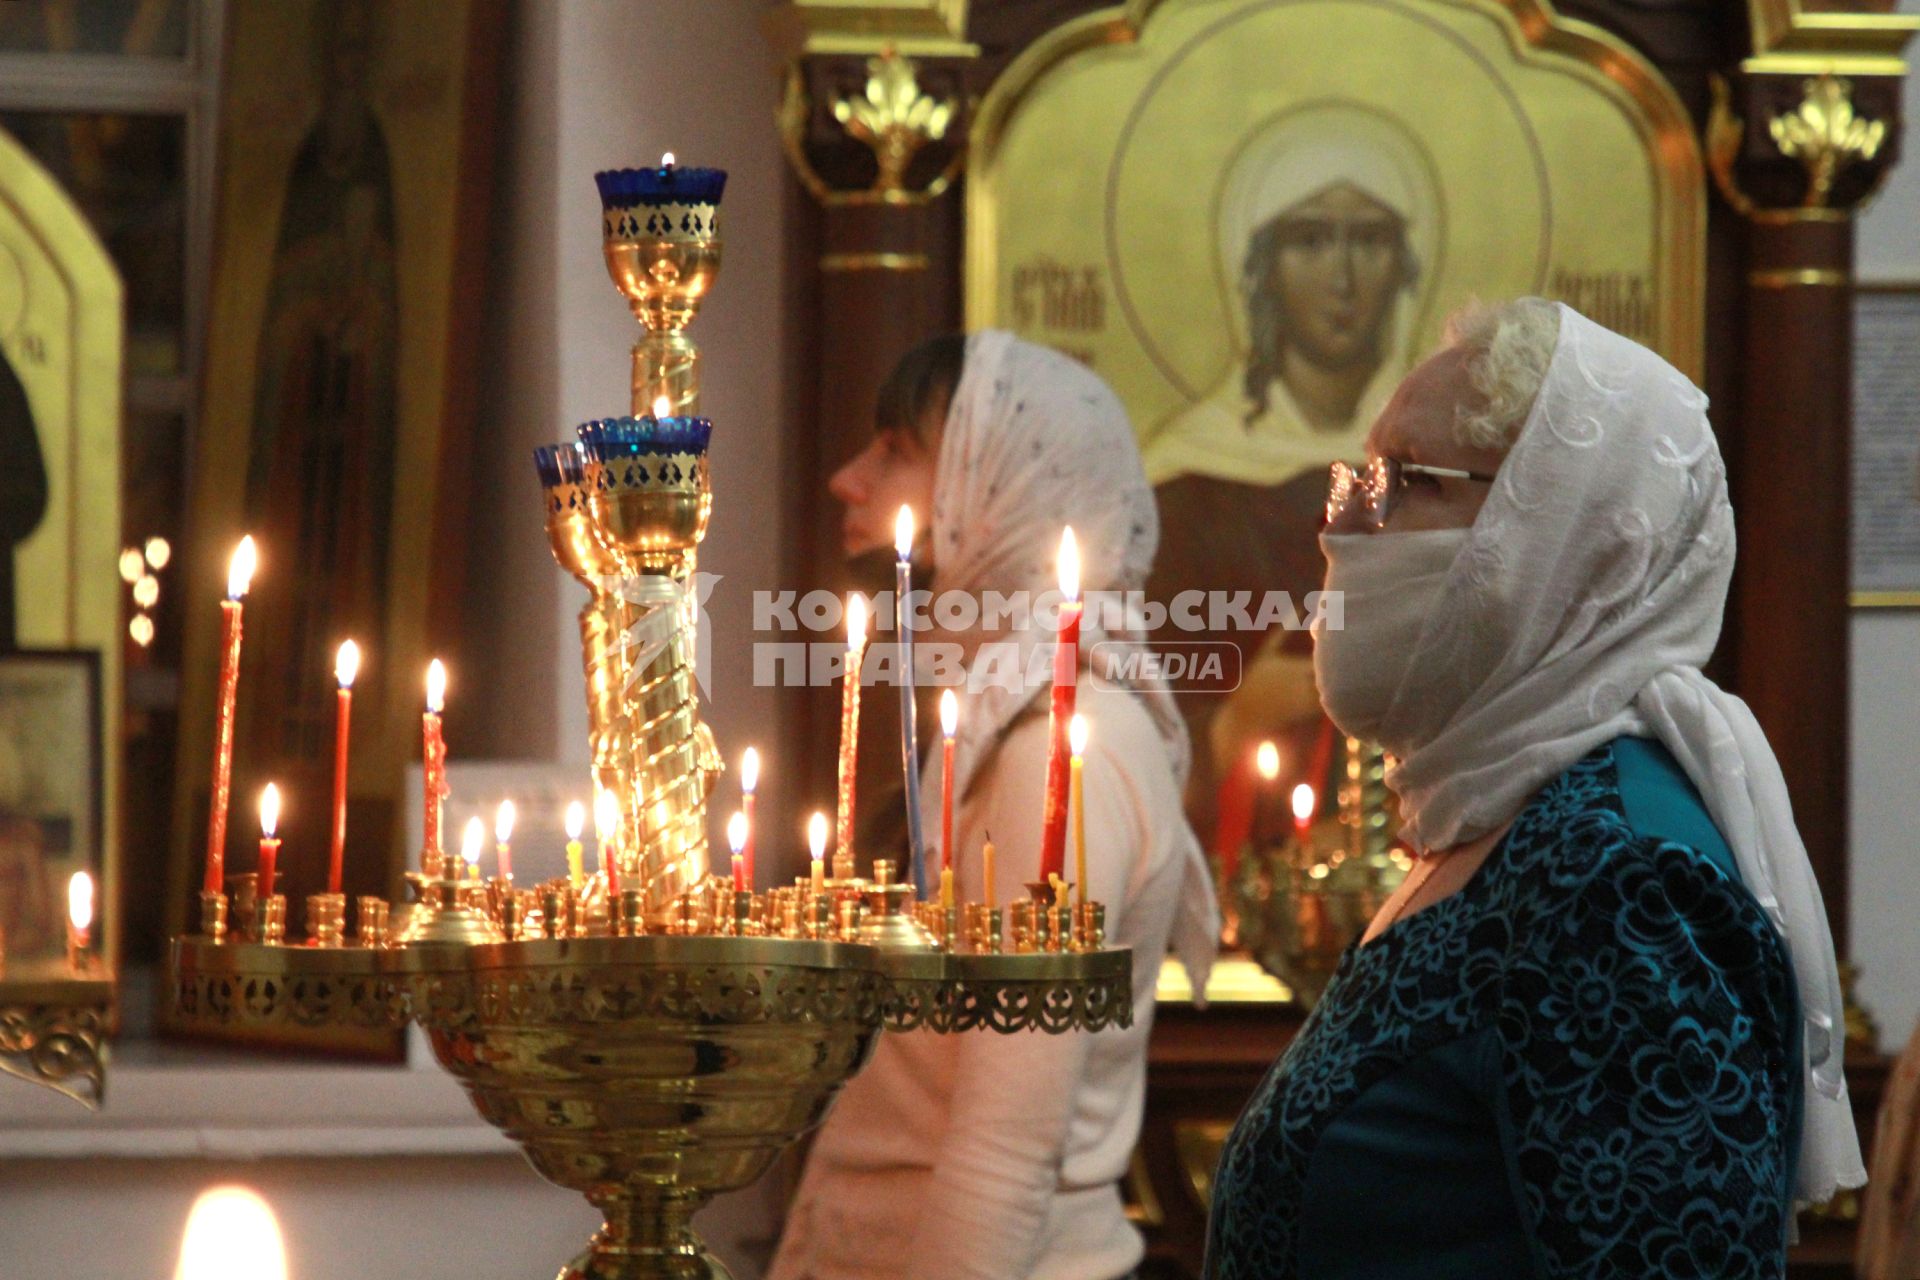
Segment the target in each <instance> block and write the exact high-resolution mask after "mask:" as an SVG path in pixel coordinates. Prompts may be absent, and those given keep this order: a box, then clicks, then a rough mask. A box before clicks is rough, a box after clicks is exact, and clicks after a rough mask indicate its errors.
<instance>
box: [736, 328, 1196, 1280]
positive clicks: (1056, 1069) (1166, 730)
mask: <svg viewBox="0 0 1920 1280" xmlns="http://www.w3.org/2000/svg"><path fill="white" fill-rule="evenodd" d="M877 420H878V426H879V431H878V433H877V434H876V436H875V438H874V440H873V443H872V444H871V445H869V446H868V448H867V449H866V450H865V451H864V452H863V453H861V454H860V455H859V456H858V457H856V458H855V459H854V460H853V461H852V462H850V463H848V464H847V466H846V467H844V468H842V469H841V471H840V472H839V473H838V474H837V475H836V476H834V478H833V481H832V490H833V493H834V496H835V497H837V498H839V499H840V500H841V501H842V502H843V503H845V504H846V508H847V513H846V521H845V525H844V530H843V532H844V539H845V543H846V549H847V551H848V553H849V554H853V555H858V554H862V553H864V552H867V551H870V550H873V549H876V548H879V547H883V546H889V545H891V540H892V530H893V522H894V515H895V513H896V512H897V511H898V510H899V507H900V505H901V504H902V503H907V504H910V505H912V506H913V507H914V508H915V509H916V510H920V511H925V510H928V509H931V510H932V512H933V520H932V528H931V530H930V538H929V542H928V545H927V546H926V547H924V548H922V550H921V551H920V553H919V555H920V559H921V562H922V563H926V562H927V561H928V560H931V563H932V568H933V578H932V582H931V587H932V592H933V596H934V599H935V600H937V601H942V602H943V604H944V603H945V602H946V600H947V598H948V593H954V595H955V597H958V596H960V595H965V596H971V597H974V598H975V599H976V600H978V598H979V597H980V596H981V595H982V594H983V593H986V592H990V591H991V592H998V593H1002V594H1004V595H1006V596H1009V597H1012V596H1016V595H1017V594H1018V593H1022V592H1024V593H1027V594H1028V595H1029V596H1030V597H1031V598H1032V599H1033V600H1035V601H1036V602H1037V608H1036V611H1043V610H1044V608H1045V600H1046V599H1049V598H1050V597H1049V596H1048V595H1047V593H1049V592H1052V591H1055V590H1057V585H1056V566H1055V563H1054V562H1055V557H1056V554H1057V549H1058V547H1059V543H1060V530H1061V527H1062V526H1063V525H1071V526H1072V527H1073V529H1074V532H1075V535H1076V536H1077V538H1078V541H1079V546H1080V552H1081V558H1082V564H1083V575H1082V581H1083V583H1084V585H1085V587H1086V589H1087V591H1088V592H1090V593H1091V592H1119V591H1127V590H1137V589H1138V588H1139V587H1140V586H1141V584H1142V583H1143V582H1144V581H1145V579H1146V573H1147V568H1148V565H1149V564H1150V563H1151V561H1152V558H1153V550H1154V545H1155V542H1156V541H1157V539H1158V534H1159V526H1158V520H1157V519H1156V517H1155V513H1154V507H1153V494H1152V491H1151V490H1150V489H1149V488H1148V487H1147V482H1146V477H1145V474H1144V473H1143V472H1142V470H1141V466H1140V455H1139V453H1138V451H1137V450H1136V448H1135V446H1134V441H1133V432H1132V429H1131V427H1130V426H1129V425H1128V422H1127V417H1126V413H1125V411H1124V410H1123V409H1122V408H1121V407H1120V403H1119V401H1118V400H1117V399H1116V398H1115V397H1114V395H1113V393H1112V391H1110V390H1109V389H1108V388H1107V386H1106V384H1105V383H1103V382H1101V381H1100V379H1099V378H1098V377H1096V376H1095V375H1094V374H1093V373H1092V372H1091V371H1089V370H1088V369H1087V368H1086V367H1085V366H1083V365H1080V364H1078V363H1077V362H1075V361H1072V360H1069V359H1067V358H1066V357H1064V356H1061V355H1057V354H1055V353H1054V352H1051V351H1048V350H1045V349H1044V348H1041V347H1036V346H1033V345H1030V344H1028V343H1024V342H1021V341H1019V340H1017V339H1015V338H1014V337H1012V336H1011V335H1010V334H1005V333H997V332H990V333H982V334H978V335H976V336H974V337H971V338H959V337H954V338H944V339H936V340H935V341H934V342H933V343H930V344H928V345H926V346H924V347H922V348H919V349H918V350H916V351H914V352H912V353H910V354H909V355H908V357H907V358H906V359H905V360H904V361H903V362H902V364H901V366H900V368H899V369H898V370H897V371H896V372H895V374H894V376H893V377H892V379H891V380H890V382H889V384H888V385H887V387H886V388H884V389H883V391H882V393H881V397H880V404H879V412H878V414H877ZM933 613H934V616H936V617H938V618H940V619H941V620H942V621H943V622H946V623H952V622H954V621H955V620H956V619H958V618H963V617H964V616H965V615H964V614H953V613H948V612H945V611H944V610H934V611H933ZM1103 628H1104V629H1103ZM1139 643H1140V638H1139V635H1138V630H1137V627H1135V626H1134V625H1133V621H1132V619H1130V618H1127V617H1124V616H1122V617H1113V616H1105V615H1103V614H1101V612H1100V611H1099V610H1096V609H1095V608H1092V607H1089V609H1088V611H1087V614H1086V618H1085V621H1084V623H1083V631H1082V635H1081V645H1080V653H1081V659H1082V663H1083V666H1082V668H1081V672H1080V686H1079V694H1078V699H1079V708H1080V711H1081V713H1082V714H1084V715H1085V716H1086V717H1087V719H1088V721H1089V723H1090V727H1091V742H1092V746H1091V749H1090V750H1089V752H1088V755H1087V761H1086V767H1085V774H1084V784H1083V785H1084V788H1085V801H1086V823H1087V831H1086V844H1087V860H1088V878H1089V880H1091V881H1092V884H1091V885H1090V886H1089V888H1090V896H1092V897H1093V898H1095V899H1098V900H1100V901H1103V902H1105V903H1106V904H1107V932H1108V938H1109V940H1110V941H1111V942H1112V943H1113V944H1114V945H1116V946H1124V947H1131V948H1133V954H1134V958H1135V959H1134V971H1133V987H1134V992H1133V994H1134V1025H1133V1026H1132V1027H1131V1028H1128V1029H1125V1030H1120V1029H1111V1030H1107V1031H1102V1032H1100V1033H1098V1034H1091V1035H1089V1034H1076V1035H1065V1036H1049V1035H1031V1036H1011V1037H1004V1036H991V1035H958V1036H939V1035H933V1034H931V1033H914V1034H909V1035H889V1036H886V1037H884V1038H883V1039H882V1040H881V1042H880V1045H879V1047H878V1049H877V1050H876V1051H875V1053H874V1057H873V1061H872V1063H871V1064H870V1065H869V1066H868V1067H867V1069H866V1070H865V1071H863V1072H862V1073H861V1074H860V1075H859V1076H857V1077H856V1078H855V1079H854V1081H853V1082H852V1083H851V1084H850V1085H849V1086H848V1087H847V1089H846V1091H845V1093H843V1094H842V1095H841V1097H840V1099H839V1101H838V1102H837V1103H836V1104H835V1106H834V1109H833V1112H832V1114H831V1115H830V1116H829V1117H828V1119H827V1123H826V1125H825V1126H824V1127H823V1128H822V1130H821V1132H820V1135H819V1137H818V1139H817V1140H816V1141H815V1143H814V1147H813V1151H812V1154H811V1155H810V1157H809V1159H808V1163H807V1170H806V1174H805V1176H804V1178H803V1180H802V1183H801V1187H800V1191H799V1193H798V1195H797V1196H796V1197H795V1200H794V1204H793V1208H792V1210H791V1212H790V1213H789V1215H788V1219H787V1226H786V1232H785V1235H784V1237H783V1238H782V1240H781V1243H780V1249H779V1253H778V1256H777V1257H776V1258H775V1260H774V1265H773V1269H772V1272H771V1275H772V1276H773V1277H775V1280H803V1278H807V1277H810V1278H812V1280H864V1278H865V1277H873V1278H874V1280H881V1278H882V1277H884V1278H885V1280H897V1278H898V1277H901V1276H912V1277H914V1280H950V1278H951V1280H960V1278H962V1277H965V1278H967V1280H1025V1278H1026V1277H1044V1278H1046V1280H1115V1278H1116V1277H1120V1276H1124V1275H1127V1274H1128V1273H1129V1272H1131V1270H1132V1269H1133V1267H1134V1266H1135V1265H1136V1264H1137V1263H1138V1262H1139V1260H1140V1258H1141V1256H1142V1254H1143V1252H1144V1250H1143V1247H1142V1244H1141V1241H1140V1237H1139V1234H1138V1233H1137V1232H1136V1231H1134V1229H1133V1227H1132V1226H1131V1225H1129V1224H1128V1222H1127V1220H1126V1216H1125V1214H1124V1212H1123V1210H1122V1202H1121V1198H1120V1191H1119V1179H1120V1177H1121V1176H1122V1175H1123V1174H1124V1173H1125V1171H1126V1168H1127V1163H1128V1160H1129V1158H1130V1156H1131V1154H1132V1151H1133V1146H1134V1142H1135V1140H1136V1138H1137V1137H1138V1135H1139V1130H1140V1116H1141V1107H1142V1103H1143V1099H1144V1092H1145V1081H1146V1049H1147V1034H1148V1032H1149V1030H1150V1029H1151V1024H1152V1011H1153V987H1154V980H1155V976H1156V974H1157V971H1158V969H1159V959H1160V957H1161V956H1163V955H1164V954H1166V951H1167V946H1168V943H1169V940H1171V941H1173V942H1174V944H1175V945H1176V946H1177V947H1178V948H1179V950H1180V953H1181V956H1182V959H1183V960H1185V961H1186V962H1187V964H1188V965H1189V968H1190V969H1193V970H1194V971H1195V972H1197V973H1199V974H1204V972H1205V970H1206V967H1207V965H1208V964H1209V963H1210V962H1211V960H1212V956H1213V945H1214V938H1215V937H1216V936H1217V933H1218V929H1219V921H1218V917H1217V914H1216V913H1215V910H1214V904H1213V897H1212V889H1211V885H1210V881H1209V878H1208V875H1207V871H1206V867H1205V865H1204V862H1203V861H1202V858H1201V855H1200V850H1199V845H1198V843H1197V842H1196V841H1195V839H1194V836H1193V833H1192V831H1190V830H1189V829H1188V827H1187V823H1186V819H1185V817H1184V816H1183V815H1182V812H1181V806H1180V794H1181V786H1182V784H1183V782H1184V780H1185V770H1186V760H1187V742H1186V734H1185V730H1184V729H1183V728H1182V726H1181V722H1180V718H1179V715H1178V713H1177V712H1176V711H1175V710H1174V709H1173V706H1172V700H1171V698H1170V697H1169V696H1168V694H1167V691H1166V689H1165V688H1164V687H1163V686H1161V685H1158V684H1141V685H1135V686H1128V685H1123V684H1117V683H1110V682H1108V681H1107V680H1105V679H1103V678H1101V675H1100V673H1098V672H1095V671H1092V670H1090V669H1089V668H1088V667H1087V666H1086V665H1084V664H1086V663H1087V662H1088V660H1089V658H1090V657H1091V655H1092V654H1093V653H1094V651H1095V650H1096V647H1097V648H1098V651H1099V653H1100V654H1101V656H1102V659H1103V666H1104V665H1105V658H1106V655H1108V654H1109V653H1114V652H1125V651H1127V650H1128V649H1130V648H1132V647H1134V646H1137V645H1138V644H1139ZM916 644H918V645H920V646H922V649H923V652H929V651H931V650H933V649H935V648H936V647H938V646H948V647H949V648H948V652H949V653H951V654H953V655H955V656H957V657H958V659H959V661H960V662H961V664H962V665H963V666H964V668H965V670H966V681H965V683H964V685H963V686H962V687H961V688H960V689H959V690H958V692H959V696H960V727H959V733H958V736H957V738H956V742H955V749H954V757H955V759H954V795H955V797H956V804H955V814H954V848H955V855H954V863H955V871H956V881H957V883H956V893H957V894H958V896H960V897H961V898H963V899H964V900H967V901H981V900H983V899H984V897H985V883H984V876H983V874H982V867H981V858H980V849H981V844H982V842H983V841H985V840H986V839H988V838H989V833H991V838H992V839H993V841H994V842H995V844H996V846H997V849H998V853H999V859H998V872H997V884H996V889H997V893H998V900H999V905H1001V906H1002V907H1004V906H1006V905H1008V904H1009V903H1010V902H1011V901H1012V900H1013V898H1014V896H1015V895H1016V894H1018V893H1020V892H1021V882H1022V881H1024V880H1026V879H1028V878H1030V876H1031V875H1032V874H1033V871H1032V869H1033V868H1034V867H1036V866H1037V865H1038V862H1039V832H1040V821H1041V793H1042V789H1043V784H1044V775H1045V772H1046V756H1047V737H1048V699H1047V690H1048V687H1049V679H1048V676H1049V674H1050V672H1051V670H1052V650H1053V632H1052V631H1051V630H1048V629H1046V628H1045V627H1044V626H1043V625H1041V624H1039V623H1037V622H1036V623H1032V624H1029V623H1025V622H1023V621H1022V620H1020V619H1019V617H1018V615H1016V617H1015V619H1014V621H1013V622H1012V623H1010V624H1007V625H1004V626H1001V627H1000V628H999V629H997V630H995V631H987V630H984V629H983V627H982V626H977V625H976V626H970V627H968V628H967V629H965V630H962V631H951V630H947V631H940V630H936V631H933V632H930V633H929V632H923V633H922V634H921V635H920V636H918V637H916ZM1029 672H1037V673H1039V675H1040V678H1039V679H1037V680H1031V681H1030V680H1027V679H1026V678H1025V676H1026V673H1029ZM921 801H922V806H923V814H922V817H923V823H924V826H925V829H926V830H927V831H928V832H937V831H939V829H940V824H939V806H940V801H941V795H940V779H939V775H938V772H937V770H929V771H928V772H927V774H926V775H925V778H924V780H923V782H922V785H921ZM936 853H937V847H936ZM1199 981H1201V979H1199V978H1196V984H1198V982H1199Z"/></svg>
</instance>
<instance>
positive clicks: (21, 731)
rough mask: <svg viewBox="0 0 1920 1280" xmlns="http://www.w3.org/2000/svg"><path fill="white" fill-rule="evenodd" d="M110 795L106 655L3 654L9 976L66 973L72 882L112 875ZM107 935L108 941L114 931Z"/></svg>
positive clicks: (0, 890)
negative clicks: (104, 758)
mask: <svg viewBox="0 0 1920 1280" xmlns="http://www.w3.org/2000/svg"><path fill="white" fill-rule="evenodd" d="M105 790H106V788H105V780H104V774H103V772H102V769H101V751H100V655H99V654H98V653H96V652H94V651H92V650H86V649H65V650H62V649H54V650H38V651H35V650H22V651H16V652H13V653H0V949H3V951H4V955H5V962H6V973H7V976H8V977H9V978H16V979H17V978H25V977H31V976H32V975H34V974H35V973H38V972H42V971H47V972H64V966H65V963H66V938H67V934H66V928H67V883H68V881H69V880H70V879H71V878H72V877H73V874H74V873H75V872H77V871H84V872H86V873H87V874H88V875H90V876H92V877H93V878H94V882H95V884H96V885H100V884H101V883H102V882H103V881H104V880H106V879H108V878H109V863H108V860H107V850H108V842H107V838H106V825H105V821H104V814H105V809H106V805H105ZM96 901H99V902H105V901H110V899H109V898H108V897H107V896H106V895H105V894H103V893H99V894H96ZM105 933H106V935H107V937H108V939H109V940H111V937H112V933H113V930H112V928H111V926H110V925H109V926H108V927H107V928H106V929H105Z"/></svg>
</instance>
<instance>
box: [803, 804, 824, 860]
mask: <svg viewBox="0 0 1920 1280" xmlns="http://www.w3.org/2000/svg"><path fill="white" fill-rule="evenodd" d="M807 849H808V850H809V851H810V852H811V853H812V854H813V860H814V861H815V862H818V861H820V860H821V859H822V858H824V857H826V856H827V815H826V814H824V813H821V812H820V811H818V810H815V811H814V815H813V816H812V817H811V818H808V819H807Z"/></svg>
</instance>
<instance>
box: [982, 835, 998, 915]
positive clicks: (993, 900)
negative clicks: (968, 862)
mask: <svg viewBox="0 0 1920 1280" xmlns="http://www.w3.org/2000/svg"><path fill="white" fill-rule="evenodd" d="M980 869H981V871H982V872H983V873H985V878H986V882H987V886H986V887H987V905H988V906H990V907H993V906H998V905H999V904H1000V895H999V894H998V893H996V892H995V891H994V887H993V836H992V835H988V836H987V842H986V844H984V845H982V846H981V847H980Z"/></svg>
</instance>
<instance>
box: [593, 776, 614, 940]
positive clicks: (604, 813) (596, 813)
mask: <svg viewBox="0 0 1920 1280" xmlns="http://www.w3.org/2000/svg"><path fill="white" fill-rule="evenodd" d="M619 829H620V802H619V801H618V800H616V799H614V795H613V792H611V791H607V790H604V789H603V790H601V791H597V792H595V793H594V797H593V834H594V838H595V839H596V840H597V841H599V844H600V874H602V875H604V876H605V877H606V878H607V905H608V907H609V909H610V910H612V911H613V912H614V914H612V915H609V916H608V917H607V918H608V919H609V920H614V919H617V918H618V915H619V912H618V908H617V907H615V906H614V904H615V903H617V902H618V901H619V900H620V860H619V859H618V858H616V857H614V856H613V837H614V833H615V832H617V831H618V830H619Z"/></svg>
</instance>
